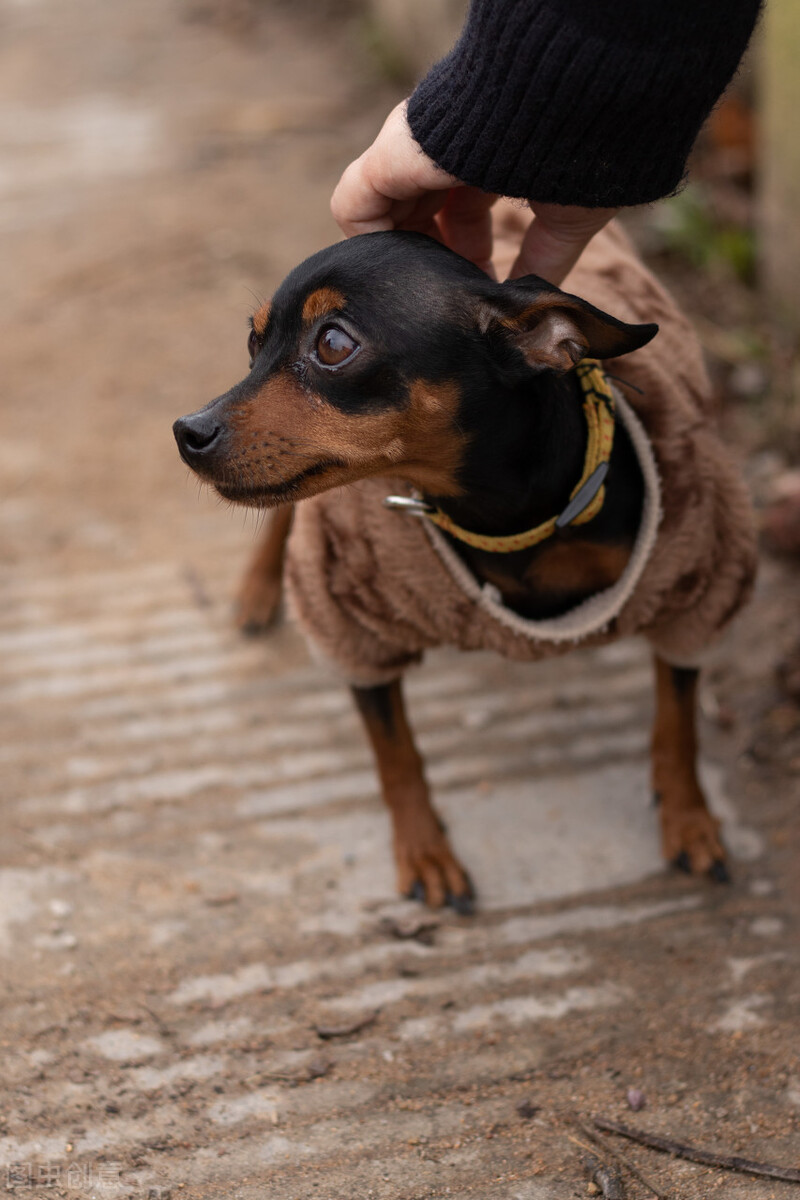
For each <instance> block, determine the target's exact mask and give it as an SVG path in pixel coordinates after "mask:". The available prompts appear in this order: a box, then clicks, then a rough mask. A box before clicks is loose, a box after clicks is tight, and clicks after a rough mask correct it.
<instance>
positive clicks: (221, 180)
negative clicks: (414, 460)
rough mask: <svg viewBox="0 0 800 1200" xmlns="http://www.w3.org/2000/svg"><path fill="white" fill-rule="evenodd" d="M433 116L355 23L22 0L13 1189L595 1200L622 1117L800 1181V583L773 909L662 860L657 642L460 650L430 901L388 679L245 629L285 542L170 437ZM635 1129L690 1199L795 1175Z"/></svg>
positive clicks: (749, 845)
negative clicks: (426, 902)
mask: <svg viewBox="0 0 800 1200" xmlns="http://www.w3.org/2000/svg"><path fill="white" fill-rule="evenodd" d="M391 100H392V94H391V92H390V90H389V89H388V88H387V87H386V86H384V85H382V84H380V83H379V82H377V81H376V80H375V78H373V77H372V76H371V74H370V68H369V65H368V61H367V60H366V55H365V52H364V49H363V45H362V43H361V42H360V41H359V32H358V28H357V26H356V25H354V24H353V23H352V22H350V21H349V20H346V19H345V18H343V17H341V16H337V15H336V11H334V10H328V11H326V15H325V17H324V19H323V17H322V16H321V15H320V13H319V12H316V11H314V9H312V7H311V6H308V7H307V8H301V9H300V10H299V11H293V10H291V9H290V8H289V7H288V6H287V7H283V6H266V7H265V6H260V7H254V8H252V9H251V8H250V7H248V5H247V4H246V3H242V4H241V5H240V6H238V7H236V6H234V5H232V4H227V5H223V4H219V5H215V4H214V3H213V2H211V0H209V3H207V4H203V3H200V2H199V0H198V3H195V4H189V3H182V4H179V3H177V2H176V0H140V2H139V3H137V4H135V5H132V4H131V5H115V4H107V3H102V2H101V0H74V2H73V3H72V4H71V5H70V6H69V12H67V10H66V6H64V5H61V4H59V3H57V0H24V2H23V0H13V2H12V0H0V253H1V254H2V261H3V264H4V267H5V270H4V271H3V273H2V276H1V277H0V312H1V313H2V322H3V327H4V336H3V339H2V344H1V345H0V357H1V361H2V372H1V374H0V377H2V379H3V437H2V439H1V440H0V554H1V555H2V561H3V572H2V582H1V583H0V643H1V644H2V664H1V665H0V705H1V706H2V745H1V746H0V758H1V760H2V768H3V787H2V822H3V825H2V829H3V835H2V846H1V849H0V854H1V857H0V964H1V971H2V988H3V1006H2V1011H0V1048H1V1049H2V1056H3V1061H2V1068H1V1071H2V1074H1V1075H0V1077H1V1078H2V1081H3V1082H2V1088H1V1090H0V1187H5V1189H6V1190H7V1191H8V1192H11V1193H14V1194H19V1195H20V1196H34V1197H39V1196H42V1197H44V1196H63V1197H70V1198H76V1200H77V1198H78V1197H81V1198H84V1197H109V1198H116V1197H136V1198H137V1200H138V1198H142V1200H144V1198H158V1197H160V1198H162V1200H163V1198H165V1197H167V1196H169V1195H171V1196H172V1197H173V1200H177V1197H185V1198H186V1200H190V1198H193V1200H195V1198H196V1200H199V1198H201V1197H202V1198H211V1197H231V1198H233V1197H236V1198H238V1200H251V1198H252V1200H256V1198H258V1200H262V1198H265V1197H266V1198H269V1200H272V1198H273V1197H274V1198H275V1200H278V1198H280V1200H292V1198H302V1200H309V1198H311V1197H316V1198H319V1200H346V1198H350V1197H352V1198H354V1200H355V1198H358V1200H362V1198H364V1197H376V1198H385V1200H389V1198H391V1200H422V1198H423V1197H424V1198H426V1200H427V1198H428V1197H443V1196H450V1197H453V1198H456V1197H467V1196H469V1197H481V1198H483V1197H487V1198H489V1197H490V1198H491V1200H564V1198H568V1197H578V1196H583V1195H586V1194H587V1190H586V1189H587V1181H586V1176H585V1173H584V1167H583V1163H582V1161H581V1156H582V1155H583V1153H584V1150H583V1149H582V1147H581V1145H580V1144H578V1143H581V1142H584V1143H585V1142H586V1135H585V1134H584V1133H583V1132H582V1131H581V1130H580V1128H579V1125H578V1124H577V1123H576V1122H581V1123H583V1124H585V1123H586V1122H587V1121H589V1120H590V1117H591V1114H592V1113H595V1112H600V1113H604V1114H605V1115H607V1116H611V1117H617V1118H620V1119H622V1120H624V1121H627V1123H629V1124H632V1125H636V1126H638V1127H640V1128H643V1129H646V1130H649V1131H655V1132H659V1133H661V1134H663V1135H665V1136H668V1137H671V1138H674V1139H677V1140H679V1141H691V1142H694V1143H696V1144H698V1145H702V1146H704V1147H706V1148H709V1149H714V1150H716V1151H718V1152H720V1153H725V1154H739V1155H743V1156H746V1157H749V1158H756V1159H765V1160H769V1161H772V1162H776V1163H781V1164H784V1165H795V1166H796V1165H797V1163H798V1160H799V1159H800V1137H799V1136H798V1124H799V1123H800V1061H798V1014H799V1013H800V988H799V987H798V941H797V919H798V911H799V910H800V904H799V903H798V901H799V900H800V897H799V895H798V887H797V876H798V872H797V862H798V857H797V854H798V840H799V839H798V819H797V812H796V809H797V806H796V803H795V802H796V800H797V796H798V778H799V776H798V771H800V715H798V711H797V709H796V707H793V706H792V705H791V704H790V703H789V702H787V701H784V700H781V698H780V695H779V693H778V692H777V690H776V685H775V683H774V681H773V675H772V665H773V663H774V661H775V659H776V658H777V657H778V654H779V652H780V651H781V649H782V648H783V647H784V646H786V645H788V644H789V641H790V639H791V637H792V636H793V632H794V631H795V627H796V614H797V611H798V591H799V590H800V589H799V588H798V579H797V575H796V574H794V575H792V574H791V572H789V571H788V570H787V569H785V568H781V567H779V566H778V565H777V564H775V563H768V564H766V565H765V569H764V572H763V573H762V582H761V586H760V591H759V595H758V597H757V600H756V602H755V604H754V606H753V608H752V609H751V612H750V614H749V616H748V617H747V618H745V620H744V621H743V623H742V625H741V627H740V629H739V631H738V633H737V635H736V636H735V637H734V638H733V639H732V641H731V643H730V644H729V645H728V647H727V648H725V649H723V651H721V653H720V656H719V660H718V662H717V665H716V666H715V667H714V669H713V671H712V672H711V673H710V676H709V679H708V681H707V683H706V685H705V691H704V697H703V708H704V713H705V720H704V727H703V736H704V741H705V746H706V750H705V763H704V773H705V779H706V783H707V786H708V789H709V793H710V795H711V797H712V801H713V805H714V807H715V809H716V811H717V812H718V813H719V815H720V816H721V817H722V819H723V823H724V829H725V837H726V840H727V842H728V845H729V846H730V849H731V851H732V856H733V860H734V868H735V880H734V883H733V884H732V885H731V886H730V887H719V886H716V887H714V886H711V885H709V884H706V883H704V882H698V881H692V880H687V879H686V878H684V877H677V876H675V875H672V874H670V873H667V872H665V871H664V870H663V869H662V866H661V863H660V860H659V853H658V845H657V837H656V820H655V816H654V812H653V810H652V808H651V807H650V805H649V800H648V788H647V740H648V729H647V724H648V717H649V712H650V708H651V701H650V672H649V664H648V662H647V658H646V654H645V652H644V650H643V649H642V648H641V647H639V646H638V645H635V644H626V645H618V646H613V647H611V648H609V649H607V650H604V651H602V652H599V653H598V652H595V653H591V654H576V655H574V656H572V657H571V658H569V659H565V660H562V661H559V662H556V663H553V664H548V665H545V666H543V667H541V668H536V669H530V668H528V669H520V668H517V667H510V666H508V665H507V664H503V663H502V662H499V661H496V660H493V659H490V658H483V657H474V658H472V657H471V658H465V657H461V658H459V657H455V656H452V655H450V654H438V655H432V656H431V657H430V659H429V661H428V662H427V663H426V665H425V666H424V667H423V669H422V670H420V671H419V672H418V673H417V674H415V675H414V677H413V679H412V680H411V681H410V683H409V689H408V691H409V698H410V709H411V714H412V718H413V720H414V723H415V725H416V727H417V729H418V731H419V734H420V742H421V745H422V747H423V749H424V751H425V752H426V755H427V761H428V764H429V770H430V776H431V779H432V781H433V784H434V786H435V790H436V794H437V796H438V799H439V802H440V805H441V808H442V811H443V812H444V814H445V815H446V818H447V821H448V824H449V826H450V829H451V832H452V836H453V841H454V844H455V847H456V849H457V851H458V853H459V854H460V855H461V856H462V857H463V859H464V860H465V861H466V862H467V863H468V865H469V867H470V869H471V870H472V872H473V874H474V876H475V879H476V881H477V884H478V888H479V890H480V896H481V905H480V912H479V914H478V915H477V916H476V917H474V918H473V919H471V920H470V919H464V918H459V917H457V916H455V915H454V914H452V913H445V914H434V915H431V914H427V913H425V912H424V911H423V910H420V909H418V908H417V907H416V906H414V905H412V904H410V903H408V902H403V901H399V900H397V899H396V897H395V896H394V891H393V886H394V885H393V878H392V868H391V862H390V855H389V848H388V830H387V822H386V819H385V817H384V814H383V812H382V810H381V804H380V801H379V799H378V795H377V789H376V783H375V778H374V775H373V771H372V767H371V763H370V759H369V755H368V752H367V748H366V745H365V742H364V739H363V737H362V733H361V730H360V728H359V726H358V724H357V721H356V718H355V716H354V714H353V713H352V712H351V709H350V703H349V699H348V696H347V695H346V693H345V692H344V691H343V690H342V689H341V688H340V687H339V686H338V685H337V684H336V682H335V681H334V680H332V679H330V678H328V677H327V676H325V675H324V674H323V673H321V671H320V669H319V668H317V667H315V666H313V665H311V663H310V662H309V659H308V658H307V656H306V652H305V650H304V648H303V646H302V644H301V642H300V640H299V638H298V636H297V634H296V633H295V632H294V631H293V629H292V628H291V627H290V626H288V625H286V624H284V625H282V626H281V627H280V628H279V629H277V630H276V631H275V632H274V633H273V634H272V635H271V636H270V637H269V638H267V639H265V640H263V641H243V640H241V639H240V637H239V636H238V635H237V634H236V633H235V631H234V629H233V627H232V622H231V601H232V597H233V595H234V593H235V588H236V581H237V577H238V575H239V573H240V571H241V569H242V567H243V564H244V561H245V559H246V556H247V553H248V552H249V550H250V549H251V547H252V544H253V539H254V532H255V525H254V522H253V518H252V517H247V516H243V515H242V514H241V513H239V512H232V511H230V510H229V509H227V508H225V507H222V506H219V505H217V504H216V503H215V501H214V500H213V499H212V498H211V497H209V496H208V495H206V494H198V490H197V488H196V485H195V483H194V482H193V481H192V480H191V479H188V478H187V472H186V470H185V468H183V466H182V465H181V464H180V463H179V461H178V458H177V454H176V451H175V449H174V446H173V444H172V439H171V435H170V428H169V427H170V424H171V421H172V420H173V419H174V418H175V417H176V416H178V415H180V414H181V413H183V412H186V411H189V410H191V409H193V408H195V407H197V406H198V405H199V404H200V403H202V402H204V401H205V400H206V399H208V398H210V397H212V396H213V395H215V394H216V393H217V392H218V391H220V390H222V389H223V388H225V387H227V386H229V385H230V384H231V383H232V382H234V381H235V380H236V379H238V378H239V377H240V376H241V374H242V373H243V372H244V370H245V369H246V350H245V340H246V317H247V315H248V313H249V311H250V310H251V308H252V307H253V304H254V300H255V297H263V296H265V295H268V294H269V292H270V290H271V288H272V287H273V286H274V285H275V284H276V283H277V282H278V281H279V280H280V278H281V276H282V275H283V273H284V272H285V271H286V270H287V269H288V268H289V267H290V266H292V265H293V264H294V263H295V262H296V261H297V260H298V259H299V258H301V257H303V256H304V255H305V254H306V253H309V252H311V251H312V250H314V249H316V248H317V247H318V246H320V245H322V244H324V243H325V242H327V241H330V240H333V238H334V237H335V231H334V229H333V227H332V225H331V223H330V220H329V218H328V216H327V197H328V194H329V192H330V188H331V185H332V182H333V181H334V180H335V178H336V177H337V174H338V172H339V170H340V169H341V167H342V165H343V164H344V163H345V162H346V161H348V160H349V158H350V157H351V156H352V155H353V154H354V153H355V152H356V151H357V150H358V149H360V148H361V147H362V146H363V145H364V144H365V142H366V140H367V138H368V136H369V135H370V133H371V132H372V131H373V130H374V128H375V127H376V124H377V122H378V120H379V119H380V115H381V114H382V113H383V112H384V111H385V110H386V109H387V107H388V106H389V104H390V102H391ZM323 1034H328V1035H331V1034H332V1035H333V1036H322V1035H323ZM630 1088H634V1089H636V1090H637V1091H638V1092H639V1093H642V1099H643V1101H644V1107H643V1108H642V1109H641V1110H640V1111H636V1112H633V1111H631V1107H630V1103H629V1101H628V1100H627V1099H626V1095H627V1093H628V1090H629V1089H630ZM607 1144H608V1145H611V1143H610V1142H609V1143H607ZM615 1145H616V1148H617V1149H619V1150H621V1151H622V1152H623V1153H624V1154H625V1156H626V1157H627V1158H628V1160H629V1161H630V1162H631V1163H632V1164H634V1165H635V1166H636V1167H637V1169H638V1170H639V1171H640V1172H642V1173H643V1175H644V1176H645V1178H646V1179H647V1180H648V1181H649V1184H650V1185H651V1188H655V1189H656V1190H657V1191H658V1192H660V1193H661V1194H662V1195H664V1196H669V1197H686V1198H689V1200H699V1198H705V1197H708V1196H715V1195H719V1196H724V1197H726V1200H727V1198H728V1197H730V1198H731V1200H768V1198H771V1197H775V1198H776V1200H777V1198H781V1200H782V1198H783V1197H788V1196H790V1195H794V1194H795V1193H796V1188H794V1187H793V1186H792V1185H790V1184H785V1183H777V1182H770V1181H769V1180H765V1179H756V1178H753V1177H750V1176H747V1175H743V1174H735V1173H730V1172H721V1171H718V1170H714V1169H711V1168H707V1167H700V1166H694V1165H691V1164H689V1163H686V1162H682V1161H678V1160H675V1159H671V1158H669V1157H666V1156H664V1155H659V1154H656V1153H654V1152H652V1151H649V1150H645V1149H642V1148H640V1147H638V1146H636V1145H633V1144H629V1143H625V1144H623V1143H615ZM598 1153H599V1154H600V1156H601V1158H605V1159H606V1161H611V1155H610V1150H607V1149H604V1150H602V1151H598ZM627 1194H628V1196H629V1197H632V1198H634V1200H636V1198H638V1197H645V1196H647V1195H652V1194H653V1192H652V1191H648V1190H647V1188H646V1186H645V1185H644V1184H643V1183H641V1182H640V1181H637V1180H636V1179H634V1178H633V1177H632V1176H630V1175H628V1176H627Z"/></svg>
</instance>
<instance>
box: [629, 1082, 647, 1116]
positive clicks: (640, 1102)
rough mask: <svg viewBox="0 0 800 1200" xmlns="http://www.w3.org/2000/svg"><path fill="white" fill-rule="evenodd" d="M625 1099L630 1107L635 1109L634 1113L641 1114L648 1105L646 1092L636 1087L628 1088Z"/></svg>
mask: <svg viewBox="0 0 800 1200" xmlns="http://www.w3.org/2000/svg"><path fill="white" fill-rule="evenodd" d="M625 1099H626V1100H627V1101H628V1107H629V1108H631V1109H633V1111H634V1112H641V1111H642V1109H643V1108H644V1106H645V1104H647V1097H646V1096H645V1094H644V1092H642V1091H640V1090H639V1088H635V1087H630V1088H628V1090H627V1092H626V1093H625Z"/></svg>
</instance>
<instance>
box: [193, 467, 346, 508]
mask: <svg viewBox="0 0 800 1200" xmlns="http://www.w3.org/2000/svg"><path fill="white" fill-rule="evenodd" d="M346 465H347V464H346V463H343V462H342V461H341V459H338V458H331V459H326V460H325V461H323V462H319V463H315V464H314V466H313V467H306V469H305V470H304V471H298V473H297V474H296V475H292V476H291V478H289V479H283V480H281V482H280V483H277V484H272V485H271V484H266V483H259V484H248V483H241V484H240V483H229V482H225V483H216V482H215V483H214V487H215V488H216V489H217V491H218V492H219V494H220V496H222V497H223V499H225V500H230V501H231V503H233V504H245V505H248V506H249V507H251V508H271V507H272V506H274V505H278V504H286V503H289V502H291V501H294V500H301V499H303V497H304V495H305V494H306V492H305V489H304V488H303V484H304V483H305V482H306V481H307V480H309V479H314V478H316V477H317V476H319V475H322V474H324V473H325V472H326V471H331V470H335V469H336V468H342V467H345V466H346Z"/></svg>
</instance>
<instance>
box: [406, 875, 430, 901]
mask: <svg viewBox="0 0 800 1200" xmlns="http://www.w3.org/2000/svg"><path fill="white" fill-rule="evenodd" d="M406 900H419V901H421V902H423V903H424V900H425V888H424V887H423V886H422V884H421V882H420V881H419V879H416V880H415V881H414V883H412V885H411V889H410V891H408V892H406Z"/></svg>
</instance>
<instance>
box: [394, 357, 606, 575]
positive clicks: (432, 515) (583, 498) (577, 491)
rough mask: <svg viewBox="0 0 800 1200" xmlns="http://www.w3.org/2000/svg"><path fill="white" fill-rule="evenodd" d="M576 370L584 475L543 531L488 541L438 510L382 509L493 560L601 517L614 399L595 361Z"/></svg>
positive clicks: (399, 501) (404, 504)
mask: <svg viewBox="0 0 800 1200" xmlns="http://www.w3.org/2000/svg"><path fill="white" fill-rule="evenodd" d="M575 370H576V371H577V374H578V379H579V380H580V384H581V388H582V389H583V412H584V415H585V417H586V424H587V426H588V429H589V437H588V439H587V443H586V458H585V459H584V463H583V474H582V475H581V477H580V479H579V480H578V482H577V484H576V485H575V487H574V488H573V490H572V492H571V493H570V500H569V504H568V505H567V507H566V508H565V509H564V511H563V512H562V513H560V514H559V515H558V516H556V517H550V519H549V520H548V521H543V522H542V524H541V525H537V526H536V527H535V528H534V529H528V530H526V531H525V532H524V533H514V534H511V535H509V536H504V537H503V536H501V537H490V536H488V535H487V534H483V533H472V532H471V531H470V530H469V529H462V528H461V526H460V525H456V523H455V521H452V520H451V519H450V517H448V516H447V514H446V513H443V512H442V510H441V509H439V508H435V509H433V508H429V507H427V506H426V505H423V504H421V503H420V502H419V501H414V500H408V499H406V498H405V497H400V496H387V497H386V500H385V501H384V503H385V504H386V505H387V507H389V508H400V509H404V510H406V511H408V512H413V513H415V514H417V515H419V516H425V517H427V518H428V520H429V521H433V522H434V524H436V525H438V526H439V528H440V529H444V530H445V532H446V533H449V534H451V536H452V537H454V538H457V539H458V540H459V541H460V542H465V543H466V544H467V545H468V546H473V547H474V548H475V549H476V550H491V551H493V552H494V553H495V554H513V553H514V551H515V550H527V549H528V548H529V547H530V546H536V545H537V544H538V543H539V542H543V541H544V540H545V538H549V537H551V536H552V535H553V534H554V533H555V531H556V530H557V529H563V528H564V527H565V526H566V525H584V524H585V523H586V522H587V521H591V520H592V518H593V517H596V516H597V514H598V513H599V512H600V509H601V508H602V507H603V502H604V500H605V491H606V490H605V487H604V486H603V480H604V479H605V477H606V474H607V472H608V460H609V458H610V457H611V449H612V446H613V445H614V394H613V392H612V391H611V386H610V384H609V382H608V380H607V379H606V377H605V374H604V373H603V368H602V366H601V364H600V363H599V362H598V361H597V359H594V358H585V359H583V361H582V362H580V363H578V366H577V367H576V368H575Z"/></svg>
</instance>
